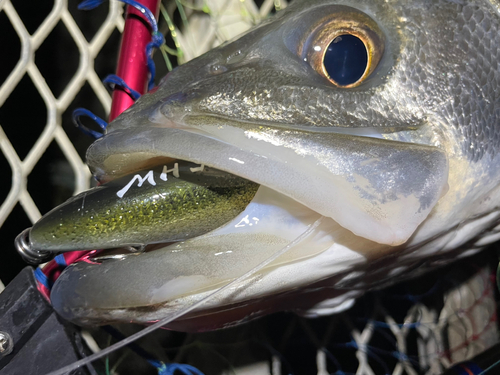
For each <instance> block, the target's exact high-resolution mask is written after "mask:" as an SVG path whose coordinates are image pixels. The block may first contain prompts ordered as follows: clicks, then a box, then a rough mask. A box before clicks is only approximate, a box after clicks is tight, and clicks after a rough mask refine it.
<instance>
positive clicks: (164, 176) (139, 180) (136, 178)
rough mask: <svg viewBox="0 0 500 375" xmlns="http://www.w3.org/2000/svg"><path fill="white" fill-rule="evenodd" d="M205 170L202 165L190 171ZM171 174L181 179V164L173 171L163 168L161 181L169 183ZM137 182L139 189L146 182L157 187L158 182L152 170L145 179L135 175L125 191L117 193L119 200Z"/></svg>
mask: <svg viewBox="0 0 500 375" xmlns="http://www.w3.org/2000/svg"><path fill="white" fill-rule="evenodd" d="M204 168H205V166H204V165H203V164H201V165H200V166H199V167H195V168H190V170H191V172H193V173H194V172H203V169H204ZM170 172H172V175H173V176H174V177H176V178H179V177H180V174H179V164H178V163H175V164H174V167H173V168H172V169H167V166H166V165H164V166H163V170H162V172H161V174H160V180H162V181H167V180H168V177H167V173H170ZM136 181H137V187H141V186H142V185H143V184H144V182H146V181H148V182H149V184H150V185H152V186H156V181H155V179H154V175H153V171H152V170H151V171H149V172H148V173H146V175H145V176H144V177H142V176H141V175H139V174H136V175H134V177H132V179H131V180H130V182H129V183H128V184H127V185H125V186H124V187H123V189H121V190H119V191H117V192H116V195H117V196H118V197H119V198H123V196H124V195H125V193H127V191H129V189H130V188H131V187H132V186H133V185H134V183H135V182H136Z"/></svg>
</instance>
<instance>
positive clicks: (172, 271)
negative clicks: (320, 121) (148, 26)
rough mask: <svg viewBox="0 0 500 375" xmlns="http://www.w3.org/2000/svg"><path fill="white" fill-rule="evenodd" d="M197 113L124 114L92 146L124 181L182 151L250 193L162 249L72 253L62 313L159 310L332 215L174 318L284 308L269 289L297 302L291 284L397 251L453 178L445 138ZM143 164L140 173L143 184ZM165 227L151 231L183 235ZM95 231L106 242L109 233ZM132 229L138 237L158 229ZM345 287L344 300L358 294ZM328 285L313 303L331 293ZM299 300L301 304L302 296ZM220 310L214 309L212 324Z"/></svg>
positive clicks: (109, 172) (130, 314)
mask: <svg viewBox="0 0 500 375" xmlns="http://www.w3.org/2000/svg"><path fill="white" fill-rule="evenodd" d="M195 120H198V119H195ZM196 122H198V123H196V124H192V123H191V124H186V122H184V123H183V124H182V125H179V123H176V124H174V123H171V122H169V121H164V123H163V126H160V125H159V124H158V123H157V122H153V121H151V117H148V119H147V121H144V122H143V123H141V122H138V126H137V127H135V128H123V129H120V122H119V119H118V120H116V123H112V124H111V125H110V126H111V128H110V131H109V132H108V134H107V135H106V136H104V137H103V138H102V139H100V140H98V141H97V142H95V143H94V144H93V145H92V146H91V148H90V149H89V151H88V160H89V164H90V166H91V168H92V170H93V172H94V174H95V175H96V176H97V177H98V179H99V180H101V181H102V182H109V181H112V183H113V182H115V183H116V181H121V182H120V183H119V184H117V185H116V188H115V190H116V191H114V194H116V192H118V191H120V192H122V193H123V190H124V189H126V188H127V186H128V187H129V188H133V189H136V190H137V191H138V192H139V191H140V190H141V189H146V188H148V187H151V186H152V184H151V182H155V183H160V182H161V181H160V180H161V179H159V177H160V171H164V172H167V171H168V173H167V175H168V178H169V179H170V180H169V181H175V180H176V179H177V177H179V179H180V180H182V179H183V176H184V173H183V172H182V170H181V171H179V168H181V169H182V166H183V165H186V166H187V167H189V170H190V171H193V172H192V174H193V175H196V174H198V175H202V174H203V171H205V172H206V171H209V172H210V171H213V170H215V171H218V172H217V173H219V172H220V173H222V175H221V176H223V178H224V179H227V178H230V176H231V178H237V179H241V181H244V183H243V184H244V185H245V186H247V188H249V194H250V199H248V198H247V199H248V201H247V202H246V203H245V207H242V208H241V209H240V210H238V211H236V212H233V213H229V214H228V215H229V216H226V217H225V219H224V221H227V222H226V223H225V224H223V225H220V224H215V223H217V219H218V218H217V217H216V216H217V215H221V212H220V211H214V212H213V215H212V217H213V220H212V221H213V223H212V224H213V225H215V227H214V228H213V230H210V231H208V233H206V232H207V231H204V232H201V233H194V232H191V234H190V235H189V236H187V237H186V238H178V239H175V240H176V241H178V242H175V243H173V244H170V245H166V246H157V247H160V248H159V249H156V250H154V251H152V252H146V253H142V254H128V255H123V254H122V255H119V256H102V257H97V258H96V259H94V260H93V261H94V264H89V263H79V264H76V265H73V266H72V267H69V268H68V269H67V270H66V271H65V272H64V273H63V274H62V275H61V277H60V278H59V279H58V281H57V282H56V284H55V285H54V288H53V290H52V295H51V298H52V303H53V305H54V307H55V308H56V309H57V310H58V312H59V313H60V314H62V316H64V317H65V318H67V319H69V320H72V321H75V322H77V323H80V324H89V323H92V324H95V323H97V324H105V323H109V322H116V321H136V322H151V321H155V320H158V319H160V318H161V317H162V316H164V315H165V314H166V313H167V312H168V311H171V310H172V309H175V308H180V307H182V306H184V305H186V304H188V303H191V302H195V301H196V300H197V299H199V298H202V297H203V296H206V295H207V294H209V293H210V292H213V291H214V290H216V289H217V288H219V287H220V286H223V285H225V284H227V283H228V282H230V281H231V280H234V279H236V278H237V277H238V276H241V275H242V274H244V273H245V272H246V271H248V270H249V269H251V268H252V267H255V266H256V265H257V264H259V263H260V262H262V261H263V260H265V259H266V258H268V257H269V256H271V255H272V254H274V253H275V252H277V251H279V250H280V249H282V248H283V247H285V246H287V245H288V244H290V243H292V242H293V241H294V240H295V239H296V238H297V237H298V236H300V235H301V234H302V233H304V232H305V231H307V229H308V228H309V227H311V226H312V225H313V224H314V223H316V222H317V221H318V220H321V223H320V224H319V225H317V227H316V228H315V230H314V231H313V232H312V233H310V234H309V235H308V236H307V237H306V238H303V239H302V240H301V241H300V242H299V243H297V244H295V245H294V246H293V247H292V248H290V249H289V250H288V251H287V252H286V254H284V255H283V256H280V257H279V258H278V259H276V260H275V261H273V262H272V263H271V264H269V265H268V266H266V267H265V268H264V269H262V270H260V271H259V272H258V273H257V274H256V275H254V276H253V277H252V278H251V279H250V280H248V281H247V282H245V283H242V284H241V285H238V286H237V287H235V288H234V289H233V290H232V291H231V292H229V293H226V294H225V295H222V296H220V297H219V298H217V299H215V300H213V301H209V302H208V303H207V304H206V305H205V306H204V307H203V309H202V310H201V311H196V312H195V313H193V314H194V315H191V316H189V317H188V318H187V320H186V322H188V323H184V324H183V323H180V325H179V323H174V325H172V327H175V328H180V329H188V330H197V329H201V328H200V327H203V328H202V329H210V328H218V327H222V326H228V325H230V324H234V323H239V322H241V321H242V320H244V319H247V318H248V317H249V316H258V315H259V314H256V313H255V311H254V309H255V304H256V305H257V306H260V307H258V310H259V311H261V312H263V311H266V312H269V309H270V308H271V309H283V308H286V302H283V303H282V304H281V305H280V304H278V305H276V304H271V305H270V304H268V303H267V302H265V301H268V297H270V296H273V295H276V294H281V295H283V298H284V300H288V303H291V299H290V293H289V292H290V291H293V290H295V291H300V290H303V289H304V286H307V285H311V284H315V283H318V282H321V280H323V279H327V278H331V277H332V276H336V275H337V276H338V275H343V277H345V273H346V271H348V270H349V271H352V269H353V267H355V266H356V265H360V264H364V263H366V262H367V260H369V259H372V260H373V259H376V258H378V257H379V256H380V255H382V254H386V253H387V251H397V250H398V246H397V245H399V244H402V243H404V242H405V241H407V239H408V238H409V237H410V236H411V235H412V234H413V232H414V231H415V229H416V227H417V226H418V225H419V224H420V222H421V221H422V220H424V219H425V217H426V216H427V215H428V214H429V212H430V211H431V210H432V208H433V207H434V205H435V204H436V202H437V201H438V200H439V198H440V197H441V195H442V194H444V192H445V191H446V186H447V183H446V181H447V168H448V164H447V158H446V155H445V154H444V152H443V151H442V150H440V149H438V148H436V147H433V146H426V145H420V144H411V143H405V142H396V141H388V140H384V139H380V138H372V137H364V136H358V135H349V134H339V133H327V132H316V133H314V132H308V131H305V130H297V129H283V128H279V127H271V126H262V125H260V126H254V125H249V124H245V123H235V122H229V121H225V120H221V119H217V125H213V124H212V123H209V124H206V125H204V124H203V125H200V124H199V121H196ZM165 124H168V126H165ZM179 166H181V167H179ZM176 168H177V176H175V171H176ZM139 170H142V172H139ZM149 171H153V172H154V171H157V172H156V174H152V175H151V176H156V180H148V173H150V172H149ZM221 171H224V172H221ZM187 173H188V174H189V172H187ZM135 175H138V176H140V177H141V180H140V181H142V184H141V187H139V186H136V184H137V183H138V182H139V181H138V180H137V181H136V180H134V178H135V177H134V176H135ZM202 178H203V177H202ZM231 178H230V179H231ZM238 181H239V180H238ZM257 187H258V190H257ZM131 192H132V190H127V192H126V193H125V195H124V196H123V198H126V196H127V194H129V193H131ZM254 194H255V196H253V195H254ZM252 197H253V198H252ZM89 198H90V196H87V204H89V203H90V202H89ZM115 199H117V198H116V197H115ZM100 204H104V202H102V203H100ZM225 213H226V214H227V212H225ZM207 214H210V212H207ZM201 222H202V220H200V224H201ZM402 223H404V224H403V225H402ZM195 224H196V223H195ZM174 226H175V224H174ZM35 229H36V226H35V227H34V228H33V231H32V237H33V238H35V237H36V230H35ZM165 231H168V226H166V227H165ZM128 232H129V237H130V236H132V237H133V231H132V230H129V231H128ZM130 233H132V234H130ZM137 235H139V234H137ZM156 235H157V237H155V240H154V241H153V240H151V241H150V242H159V243H161V242H170V241H169V240H167V241H162V240H161V235H162V234H161V233H160V234H158V233H156ZM111 236H112V235H111ZM115 237H117V238H119V237H120V236H119V235H118V236H117V235H115ZM94 238H95V239H96V241H97V243H95V245H97V244H99V241H100V243H101V244H105V243H107V242H106V241H105V240H104V239H100V238H99V236H95V237H94ZM128 241H129V242H127V243H126V244H128V245H135V246H141V244H144V242H147V241H144V240H142V241H139V240H138V241H133V240H132V241H130V240H128ZM76 242H77V243H79V244H80V245H81V242H79V241H76ZM388 245H389V246H388ZM77 246H78V245H77ZM102 247H103V246H101V248H102ZM108 247H113V246H108ZM115 247H116V246H115ZM98 248H99V247H98ZM387 248H389V249H390V250H387ZM61 249H62V247H61ZM311 270H314V272H311ZM350 274H351V276H352V272H351V273H350ZM103 286H104V287H103ZM124 286H125V287H124ZM318 289H319V288H318ZM339 294H340V296H338V297H337V300H336V302H335V304H334V305H335V306H337V305H339V304H340V305H342V302H343V301H344V300H350V298H352V296H351V295H350V294H349V293H348V294H347V295H346V294H345V293H339ZM319 295H321V293H320V294H319ZM319 295H318V296H316V297H315V298H314V297H313V298H312V299H308V301H309V302H308V303H309V304H310V303H312V302H311V301H315V302H319V301H320V300H321V299H323V298H324V296H323V295H321V297H319ZM348 296H349V298H348ZM313 304H314V303H313ZM292 305H293V306H294V307H295V308H297V303H296V302H294V303H292ZM249 306H253V307H251V308H250V307H249ZM278 306H280V307H278ZM327 310H328V311H330V310H332V309H327ZM221 311H223V312H224V313H221ZM332 311H333V310H332ZM207 315H211V316H212V317H211V324H210V325H208V324H207V322H206V321H205V320H204V317H206V316H207ZM214 316H217V317H218V318H214ZM219 316H225V317H224V318H221V317H219ZM193 319H194V320H193ZM197 319H198V320H197ZM200 320H201V321H203V323H199V321H200ZM193 321H197V322H198V323H193Z"/></svg>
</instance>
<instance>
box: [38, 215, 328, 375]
mask: <svg viewBox="0 0 500 375" xmlns="http://www.w3.org/2000/svg"><path fill="white" fill-rule="evenodd" d="M322 219H323V216H321V217H320V218H319V219H318V220H316V221H315V222H314V223H313V224H311V225H310V226H309V227H308V228H307V229H306V230H305V231H304V232H302V234H301V235H299V236H298V237H297V238H295V239H294V240H293V241H292V242H290V243H289V244H288V245H286V246H285V247H283V248H282V249H281V250H278V251H277V252H275V253H274V254H273V255H271V256H270V257H269V258H267V259H266V260H264V261H263V262H261V263H259V264H258V265H257V266H255V267H253V268H252V269H251V270H249V271H247V272H246V273H244V274H243V275H241V276H240V277H238V278H237V279H234V280H233V281H231V282H229V283H228V284H226V285H224V286H223V287H221V288H219V289H217V290H216V291H215V292H213V293H212V294H209V295H208V296H206V297H205V298H202V299H201V300H199V301H198V302H196V303H194V304H192V305H191V306H189V307H186V308H185V309H183V310H181V311H178V312H174V313H172V314H170V315H169V316H167V317H165V318H163V319H161V320H159V321H158V322H156V323H154V324H153V325H150V326H149V327H146V328H144V329H142V330H141V331H139V332H137V333H134V334H133V335H131V336H129V337H127V338H125V339H123V340H121V341H118V342H117V343H116V344H113V345H111V346H109V347H107V348H106V349H103V350H101V351H100V352H98V353H95V354H92V355H90V356H88V357H86V358H83V359H81V360H79V361H76V362H74V363H72V364H70V365H68V366H65V367H63V368H61V369H59V370H56V371H53V372H50V373H48V374H46V375H65V374H67V373H69V372H70V371H73V370H76V369H78V368H80V367H82V366H85V365H87V364H88V363H90V362H93V361H95V360H96V359H99V358H102V357H104V356H106V355H108V354H111V353H112V352H114V351H115V350H117V349H120V348H123V347H124V346H127V345H128V344H130V343H132V342H134V341H135V340H138V339H140V338H141V337H143V336H145V335H147V334H148V333H151V332H153V331H155V330H157V329H158V328H161V327H163V326H164V325H166V324H168V323H170V322H172V321H173V320H175V319H178V318H180V317H181V316H183V315H185V314H187V313H188V312H190V311H192V310H194V309H196V308H197V307H199V306H201V305H203V304H204V303H205V302H207V301H209V300H210V299H212V298H213V297H215V296H216V295H218V294H220V293H222V292H224V291H226V290H227V289H229V288H231V287H232V286H233V285H234V284H237V283H239V282H241V281H243V280H245V279H247V278H248V277H250V276H252V275H253V274H254V273H256V272H258V271H260V270H261V269H262V268H264V267H265V266H267V265H268V264H269V263H271V262H272V261H274V260H275V259H276V258H278V257H279V256H281V255H283V254H285V253H286V252H287V251H288V250H290V248H292V247H293V246H295V245H297V244H298V243H299V242H301V241H302V240H303V239H305V238H306V237H307V236H309V235H310V234H311V233H312V232H313V231H314V230H315V229H316V228H318V226H319V225H320V224H321V222H322Z"/></svg>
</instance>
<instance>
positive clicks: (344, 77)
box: [323, 34, 368, 86]
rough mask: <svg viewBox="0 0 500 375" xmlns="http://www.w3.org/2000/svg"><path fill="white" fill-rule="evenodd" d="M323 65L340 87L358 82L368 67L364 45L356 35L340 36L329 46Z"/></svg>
mask: <svg viewBox="0 0 500 375" xmlns="http://www.w3.org/2000/svg"><path fill="white" fill-rule="evenodd" d="M323 64H324V67H325V70H326V72H327V73H328V76H329V77H330V78H331V79H332V80H333V81H334V82H335V83H337V84H338V85H340V86H347V85H351V84H353V83H355V82H357V81H358V80H359V79H360V78H361V77H362V76H363V74H364V72H365V70H366V67H367V65H368V53H367V51H366V47H365V45H364V43H363V42H362V41H361V39H359V38H358V37H356V36H354V35H349V34H345V35H340V36H338V37H336V38H335V39H334V40H333V41H332V42H331V43H330V45H329V46H328V48H327V50H326V52H325V57H324V59H323Z"/></svg>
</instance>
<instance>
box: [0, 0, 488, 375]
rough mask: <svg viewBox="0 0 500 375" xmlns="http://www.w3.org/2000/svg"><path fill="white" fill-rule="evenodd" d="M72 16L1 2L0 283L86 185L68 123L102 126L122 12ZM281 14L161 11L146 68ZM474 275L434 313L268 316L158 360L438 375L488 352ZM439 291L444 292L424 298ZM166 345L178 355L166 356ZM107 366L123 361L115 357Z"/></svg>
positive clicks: (263, 6)
mask: <svg viewBox="0 0 500 375" xmlns="http://www.w3.org/2000/svg"><path fill="white" fill-rule="evenodd" d="M76 6H77V4H76V3H75V2H71V3H68V2H67V1H65V0H55V1H53V2H51V1H49V0H43V1H38V2H37V3H36V4H30V3H29V2H22V1H20V0H0V44H1V45H2V46H4V56H2V59H1V68H2V69H0V150H1V154H0V171H1V172H2V179H1V186H0V202H1V206H0V238H1V239H2V242H3V249H2V251H3V257H2V260H1V261H0V279H2V280H3V281H4V282H5V283H7V282H8V281H10V280H11V279H12V278H13V277H14V276H15V275H16V274H17V273H18V272H19V270H20V269H21V268H22V267H23V266H24V264H23V263H22V261H21V260H20V258H19V257H18V256H17V254H16V253H15V250H14V247H13V245H12V244H13V240H14V238H15V236H16V235H17V234H18V233H20V232H21V231H22V230H23V229H25V228H26V227H29V226H30V225H31V223H33V222H35V221H37V220H38V219H39V218H40V216H41V214H43V213H45V212H47V211H48V210H50V209H51V208H53V207H54V206H56V205H57V204H59V203H62V202H63V201H65V200H66V199H67V198H69V197H70V196H71V195H73V194H76V193H78V192H80V191H82V190H85V189H87V188H89V186H90V185H91V183H92V180H91V176H90V173H89V171H88V168H87V167H86V165H85V162H84V155H85V150H86V149H87V147H88V146H89V145H90V143H91V142H92V140H91V139H87V138H85V136H84V135H83V134H80V133H79V132H78V131H77V129H76V128H75V127H74V126H73V124H72V122H71V112H72V111H73V110H74V109H75V108H77V107H85V108H88V109H90V110H91V111H93V112H94V113H95V114H96V115H98V116H99V117H102V118H106V115H107V114H108V113H109V110H110V107H111V96H110V94H109V92H108V91H107V89H106V88H105V87H104V85H103V84H102V83H101V80H102V79H103V78H104V77H105V76H106V75H108V74H110V73H113V72H114V70H115V64H116V59H117V53H118V47H119V42H120V33H121V32H122V30H123V26H124V19H123V10H124V8H123V6H122V4H121V3H120V2H118V1H109V2H107V3H105V4H103V5H102V6H101V7H99V8H97V9H96V10H92V11H87V12H83V11H78V10H77V9H76ZM285 6H286V2H285V1H283V0H282V1H277V0H264V1H254V0H217V1H216V0H204V1H202V0H191V1H188V0H183V1H181V0H175V1H167V2H165V4H164V5H163V8H162V12H161V14H162V16H161V17H160V18H161V20H160V30H161V31H163V32H164V33H165V34H166V39H167V45H166V46H165V47H164V48H162V51H161V52H162V53H157V54H156V56H155V61H156V63H157V67H158V76H159V77H161V76H162V75H163V74H165V73H166V72H167V69H169V68H171V67H172V66H175V65H176V64H178V63H183V62H185V61H188V60H190V59H192V58H194V57H196V56H198V55H200V54H202V53H204V52H205V51H207V50H209V49H210V48H213V47H214V46H216V45H218V44H220V43H222V42H223V41H225V40H228V39H231V38H233V37H234V36H235V35H237V34H239V33H241V32H243V31H245V30H247V29H248V28H249V27H251V26H252V25H255V24H257V23H258V22H259V21H260V20H262V19H263V18H266V17H268V16H269V15H270V14H272V13H274V12H275V11H276V10H279V9H280V8H283V7H285ZM469 268H470V267H469ZM472 271H473V272H472ZM472 271H471V273H470V275H471V276H470V277H469V278H467V279H465V280H464V279H461V280H460V282H458V281H457V280H458V279H454V278H453V277H451V276H450V277H449V278H447V279H443V280H441V281H435V282H434V284H432V283H431V284H432V285H431V287H430V288H429V290H433V292H432V293H431V294H432V295H433V296H434V297H433V302H432V303H424V300H425V299H426V298H427V295H425V293H424V295H420V297H419V294H418V293H417V294H415V292H412V293H406V294H402V295H398V293H397V290H395V289H391V291H390V292H380V293H375V294H371V295H369V296H368V297H365V298H364V299H362V300H361V301H359V302H358V303H357V304H356V306H355V307H354V308H353V309H352V310H350V311H349V312H348V313H345V314H342V315H338V316H335V317H333V318H323V319H319V320H306V319H302V318H298V317H295V316H290V315H279V314H278V315H277V317H270V318H265V319H263V320H261V321H260V322H258V323H255V324H257V326H256V325H254V324H253V323H252V324H251V325H248V326H247V327H244V328H239V329H236V330H229V331H228V332H229V333H223V332H222V333H221V332H219V333H217V332H216V333H210V334H206V335H201V336H197V335H187V336H186V335H184V336H182V339H180V338H179V337H180V336H178V335H177V334H173V333H172V334H170V336H168V335H167V336H168V340H170V341H169V342H170V344H169V345H166V344H165V343H162V344H161V345H160V346H161V347H163V348H166V347H170V349H168V350H167V349H165V351H163V352H162V353H163V354H161V355H163V356H164V357H165V358H164V359H165V360H176V361H183V362H189V363H192V364H195V365H197V366H199V368H200V369H201V370H203V371H206V373H207V374H208V373H214V374H215V373H217V374H219V373H220V374H222V373H227V374H229V373H237V374H273V375H278V374H281V373H298V374H301V373H304V374H312V373H316V374H318V375H325V374H330V373H339V374H340V373H356V374H368V375H369V374H381V373H387V374H389V373H390V374H404V373H406V374H418V373H427V374H439V373H441V371H442V370H443V369H444V368H446V367H448V366H449V365H450V364H452V363H455V362H457V361H460V360H463V359H465V358H470V357H471V356H473V355H475V354H477V353H480V352H481V351H483V350H484V349H486V348H488V347H489V346H491V345H492V344H493V343H496V342H497V327H496V302H495V298H494V284H493V282H492V280H491V278H490V275H491V272H492V270H491V268H490V267H489V266H488V265H484V264H482V263H481V267H479V266H478V268H477V269H473V270H472ZM438 280H439V279H438ZM453 280H454V281H453ZM440 282H441V283H448V284H450V283H455V284H453V285H447V288H445V289H446V290H445V289H444V288H437V289H435V290H434V289H433V288H435V284H436V283H440ZM1 289H2V284H1V282H0V290H1ZM426 293H429V292H426ZM436 296H438V297H436ZM424 297H425V298H424ZM436 301H438V302H436ZM363 304H365V306H364V307H363ZM366 304H368V305H369V306H370V308H366V306H367V305H366ZM345 327H347V328H348V329H347V330H346V329H345ZM341 328H344V329H341ZM176 335H177V336H176ZM232 335H236V336H232ZM97 336H98V335H97ZM228 337H231V338H233V339H234V340H233V339H228ZM235 337H236V338H235ZM162 340H166V339H165V337H163V338H162ZM172 340H173V342H174V343H176V345H177V344H179V345H180V346H176V349H172V347H173V346H172V345H171V344H172ZM227 340H229V341H227ZM231 340H233V341H231ZM235 340H236V341H235ZM98 341H99V340H98ZM155 342H156V341H155V340H153V339H151V340H150V342H149V344H150V345H152V343H155ZM297 343H300V345H298V344H297ZM99 344H100V345H102V342H99ZM224 345H226V346H227V345H228V346H230V348H228V347H224ZM174 346H175V345H174ZM156 350H157V348H156ZM235 350H237V351H238V353H240V354H235V353H234V351H235ZM172 353H173V354H172ZM241 353H245V354H244V355H243V354H241ZM117 356H118V357H117V358H114V360H115V361H116V362H120V361H121V360H120V358H121V357H120V356H122V355H121V354H117ZM124 363H125V362H124ZM131 368H134V367H133V366H132V367H130V366H128V370H127V367H125V366H123V365H122V366H121V367H120V366H119V365H117V366H115V371H117V373H120V374H125V373H133V372H130V371H132V370H131ZM127 371H129V372H127ZM134 371H136V370H135V369H134ZM144 371H145V372H144V373H147V370H144ZM135 373H143V372H142V369H141V372H135Z"/></svg>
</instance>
